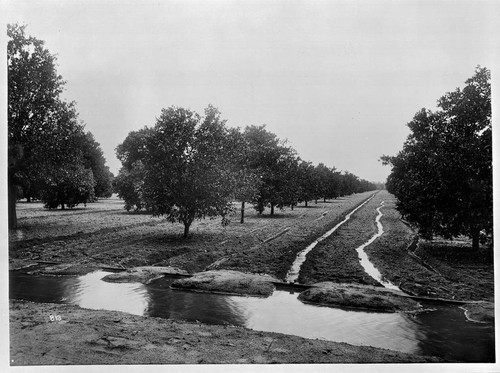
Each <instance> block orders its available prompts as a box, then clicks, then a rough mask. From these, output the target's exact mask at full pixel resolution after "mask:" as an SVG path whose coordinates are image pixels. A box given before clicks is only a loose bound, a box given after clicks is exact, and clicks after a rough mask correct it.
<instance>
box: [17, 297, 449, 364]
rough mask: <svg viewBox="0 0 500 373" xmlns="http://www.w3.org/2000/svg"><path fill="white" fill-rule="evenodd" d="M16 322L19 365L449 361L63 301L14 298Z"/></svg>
mask: <svg viewBox="0 0 500 373" xmlns="http://www.w3.org/2000/svg"><path fill="white" fill-rule="evenodd" d="M51 319H52V320H54V321H51ZM10 325H11V328H10V333H11V355H10V363H11V365H64V364H82V365H91V364H251V363H256V364H271V363H340V362H341V363H354V362H356V363H368V362H373V363H376V362H394V363H398V362H411V363H416V362H421V363H423V362H440V361H441V360H439V359H437V358H428V357H422V356H415V355H409V354H404V353H400V352H395V351H390V350H384V349H378V348H373V347H359V346H352V345H349V344H346V343H336V342H329V341H322V340H312V339H305V338H301V337H295V336H289V335H285V334H280V333H266V332H259V331H253V330H249V329H245V328H242V327H236V326H230V325H227V326H217V325H205V324H201V323H188V322H180V321H173V320H166V319H161V318H152V317H140V316H134V315H130V314H127V313H122V312H116V311H99V310H86V309H83V308H79V307H76V306H71V305H61V304H36V303H29V302H24V301H11V302H10ZM27 351H29V353H28V352H27Z"/></svg>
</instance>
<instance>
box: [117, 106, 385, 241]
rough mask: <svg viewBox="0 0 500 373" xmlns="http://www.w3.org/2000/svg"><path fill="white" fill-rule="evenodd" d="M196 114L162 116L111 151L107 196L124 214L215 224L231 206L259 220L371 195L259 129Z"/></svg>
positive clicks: (214, 113) (210, 113) (175, 111)
mask: <svg viewBox="0 0 500 373" xmlns="http://www.w3.org/2000/svg"><path fill="white" fill-rule="evenodd" d="M204 114H205V115H204V116H203V117H201V116H200V115H198V114H197V113H195V112H193V111H191V110H188V109H184V108H179V107H170V108H167V109H163V110H162V112H161V115H160V117H159V118H158V119H157V121H156V124H155V125H154V126H153V127H147V126H146V127H144V128H143V129H141V130H138V131H132V132H130V133H129V135H128V136H127V138H126V139H125V140H124V142H123V143H122V144H120V145H118V147H117V148H116V152H117V156H118V159H119V160H120V161H121V163H122V168H121V169H120V172H119V174H118V176H117V177H116V179H115V190H116V191H117V193H118V195H119V196H120V197H121V198H123V199H124V201H125V208H126V209H127V210H131V209H133V210H141V209H144V210H147V211H150V212H152V213H153V214H155V215H165V216H166V217H167V219H168V220H170V221H172V222H180V223H183V224H184V236H187V235H188V233H189V227H190V225H191V223H192V222H193V221H194V220H195V219H202V218H205V217H216V216H221V217H222V222H223V223H227V222H228V215H229V214H230V213H231V212H232V211H233V207H232V206H233V205H232V203H233V202H234V201H239V202H241V222H242V223H243V221H244V210H245V203H246V202H249V203H251V204H253V206H254V208H255V209H256V210H257V211H258V212H259V213H260V214H262V213H263V212H264V210H265V208H267V207H268V208H270V214H271V215H273V214H274V212H275V208H279V209H283V208H285V207H286V206H289V207H291V208H293V207H294V206H296V205H297V204H298V203H302V202H303V203H305V204H306V206H307V203H308V202H309V201H312V200H315V201H317V200H318V199H323V200H326V199H332V198H337V197H339V196H344V195H349V194H352V193H361V192H365V191H368V190H374V189H377V186H376V185H375V184H373V183H370V182H368V181H366V180H361V179H359V178H358V177H357V176H355V175H353V174H351V173H349V172H344V173H341V172H338V171H336V170H335V168H333V167H327V166H325V165H324V164H322V163H320V164H319V165H317V166H314V165H313V164H311V163H310V162H306V161H303V160H302V159H300V157H299V156H298V155H297V153H296V151H295V150H294V149H293V148H291V147H290V146H288V145H287V143H286V141H283V140H280V139H279V138H278V137H277V136H276V135H275V134H274V133H271V132H269V131H268V130H267V129H266V127H265V125H262V126H248V127H246V128H245V129H244V130H241V129H239V128H228V127H227V126H226V121H225V120H222V119H221V114H220V112H219V111H218V110H217V109H216V108H214V107H213V106H208V107H207V108H206V109H205V113H204Z"/></svg>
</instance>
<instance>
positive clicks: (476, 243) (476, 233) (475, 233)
mask: <svg viewBox="0 0 500 373" xmlns="http://www.w3.org/2000/svg"><path fill="white" fill-rule="evenodd" d="M480 233H481V231H480V230H479V229H478V228H473V229H472V250H474V251H478V250H479V235H480Z"/></svg>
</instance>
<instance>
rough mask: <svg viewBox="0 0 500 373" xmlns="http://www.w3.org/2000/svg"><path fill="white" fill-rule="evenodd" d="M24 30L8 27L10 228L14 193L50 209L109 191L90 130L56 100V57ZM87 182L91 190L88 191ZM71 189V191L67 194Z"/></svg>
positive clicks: (58, 87) (59, 88)
mask: <svg viewBox="0 0 500 373" xmlns="http://www.w3.org/2000/svg"><path fill="white" fill-rule="evenodd" d="M25 28H26V27H25V26H19V25H8V26H7V35H8V38H9V39H8V43H7V66H8V108H7V118H8V158H9V163H8V187H9V227H11V228H15V227H16V225H17V220H16V214H15V205H16V199H17V198H18V197H19V195H18V193H19V192H20V193H21V195H22V196H24V197H27V198H31V197H34V198H41V199H42V200H43V201H44V202H45V203H46V206H47V207H49V208H50V207H55V206H57V205H55V203H56V201H58V204H59V205H61V207H64V205H65V204H67V205H68V206H74V205H76V204H78V203H82V202H87V201H88V199H89V198H91V199H93V198H94V196H96V195H97V196H106V195H108V194H109V186H110V185H109V183H108V182H109V179H110V177H111V175H110V173H109V170H107V169H106V167H105V166H104V163H105V160H104V157H103V155H102V151H101V150H100V148H99V144H98V143H97V142H96V141H95V140H94V139H93V137H92V135H91V134H90V133H87V134H85V132H84V125H83V124H82V123H81V122H80V121H79V120H78V114H77V112H76V107H75V106H76V105H75V103H73V102H70V103H68V102H65V101H64V100H63V99H62V98H61V93H62V92H63V89H64V85H65V81H64V80H63V79H62V77H61V76H60V75H59V74H58V73H57V69H56V57H55V56H54V55H52V54H51V53H50V52H49V50H48V49H46V48H45V47H44V42H43V41H41V40H38V39H36V38H34V37H32V36H26V34H25ZM70 180H71V184H72V186H71V188H69V187H68V183H69V182H70ZM96 180H97V183H96ZM78 183H80V184H78ZM90 186H91V189H92V190H87V189H88V188H89V187H90ZM59 187H60V188H65V191H61V190H58V188H59ZM96 187H97V189H95V188H96ZM82 190H86V192H82ZM70 191H75V194H73V195H69V194H68V193H70ZM76 191H78V192H76Z"/></svg>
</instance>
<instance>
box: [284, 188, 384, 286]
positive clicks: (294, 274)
mask: <svg viewBox="0 0 500 373" xmlns="http://www.w3.org/2000/svg"><path fill="white" fill-rule="evenodd" d="M374 196H375V194H373V195H372V196H371V197H370V198H368V199H367V200H366V201H364V202H363V203H362V204H360V205H359V206H358V207H356V208H355V209H354V210H352V211H351V212H350V213H349V214H347V215H346V217H345V218H344V220H342V221H341V222H340V223H338V224H337V225H336V226H335V227H333V228H332V229H330V230H329V231H328V232H326V233H325V234H323V235H322V236H321V237H319V238H317V239H316V240H314V242H313V243H311V244H310V245H309V246H307V247H306V248H305V249H304V250H302V251H301V252H299V253H298V254H297V257H296V258H295V261H294V262H293V263H292V266H291V268H290V269H289V270H288V273H287V274H286V277H285V281H286V282H296V281H297V279H298V278H299V273H300V267H302V264H303V263H304V262H305V261H306V255H307V254H308V253H309V252H310V251H311V250H312V249H314V248H315V247H316V245H317V244H318V243H320V242H321V241H323V240H324V239H325V238H327V237H329V236H330V235H331V234H332V233H333V232H335V231H336V230H337V229H338V228H339V227H340V226H341V225H342V224H344V223H345V222H346V221H348V220H349V219H350V218H351V215H352V214H354V213H355V212H356V211H358V210H359V209H360V208H361V207H363V206H364V205H365V203H368V201H370V200H371V199H372V198H373V197H374Z"/></svg>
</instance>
